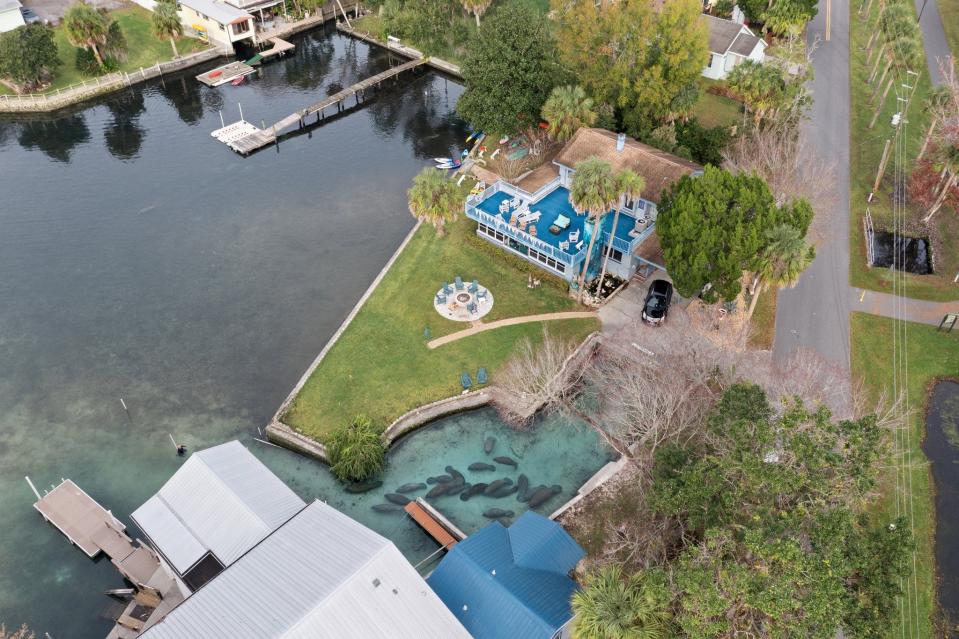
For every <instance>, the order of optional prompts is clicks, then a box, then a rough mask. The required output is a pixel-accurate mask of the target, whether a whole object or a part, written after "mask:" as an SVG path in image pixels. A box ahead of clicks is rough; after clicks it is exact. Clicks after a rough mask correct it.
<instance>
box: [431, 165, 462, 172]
mask: <svg viewBox="0 0 959 639" xmlns="http://www.w3.org/2000/svg"><path fill="white" fill-rule="evenodd" d="M461 166H463V165H462V164H437V165H436V168H437V169H440V170H441V171H448V170H449V169H458V168H460V167H461Z"/></svg>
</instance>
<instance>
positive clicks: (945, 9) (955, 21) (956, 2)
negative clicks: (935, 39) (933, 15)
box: [936, 0, 959, 56]
mask: <svg viewBox="0 0 959 639" xmlns="http://www.w3.org/2000/svg"><path fill="white" fill-rule="evenodd" d="M936 4H937V5H938V6H939V15H940V16H941V17H942V27H943V29H945V30H946V40H948V41H949V50H950V51H951V52H952V55H954V56H955V55H956V54H957V53H959V0H936Z"/></svg>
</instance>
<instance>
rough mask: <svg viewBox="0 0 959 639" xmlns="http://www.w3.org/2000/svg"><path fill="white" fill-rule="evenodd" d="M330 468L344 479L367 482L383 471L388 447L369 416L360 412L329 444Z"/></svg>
mask: <svg viewBox="0 0 959 639" xmlns="http://www.w3.org/2000/svg"><path fill="white" fill-rule="evenodd" d="M326 450H327V453H328V454H329V458H330V471H332V473H333V474H334V475H335V476H336V478H337V479H339V480H340V481H363V480H364V479H369V478H370V477H372V476H373V475H375V474H376V473H378V472H380V471H381V470H383V466H384V465H385V464H386V446H384V444H383V440H382V439H381V438H380V431H379V430H378V429H377V428H376V427H375V426H373V422H372V421H371V420H370V418H369V417H366V416H364V415H357V416H356V417H354V418H353V420H352V421H351V422H350V423H349V424H348V425H347V426H345V427H343V428H339V429H337V430H336V431H334V432H333V434H332V435H330V438H329V440H328V441H327V443H326Z"/></svg>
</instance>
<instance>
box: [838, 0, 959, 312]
mask: <svg viewBox="0 0 959 639" xmlns="http://www.w3.org/2000/svg"><path fill="white" fill-rule="evenodd" d="M955 1H957V2H959V0H955ZM907 6H910V7H911V5H907ZM857 8H858V4H856V3H852V4H850V21H849V29H850V34H849V35H850V45H849V49H850V74H849V77H850V79H849V82H850V112H851V120H850V144H849V160H850V192H849V197H850V234H849V243H850V257H849V261H850V279H851V281H852V284H853V285H855V286H860V287H862V288H867V289H871V290H875V291H884V292H887V293H888V292H892V281H891V279H890V278H889V277H888V275H889V271H888V269H885V268H872V269H870V268H868V267H867V266H866V244H865V239H864V237H863V230H862V216H863V214H864V213H865V210H866V198H867V197H868V195H869V192H870V191H871V190H872V184H873V181H874V180H875V177H876V171H877V170H878V168H879V161H880V159H881V157H882V151H883V147H884V146H885V142H886V140H887V139H889V138H891V137H892V135H893V128H892V126H891V125H890V124H889V123H890V120H891V118H892V116H893V113H895V112H896V111H897V110H898V106H897V101H896V96H895V92H894V91H890V94H889V96H888V97H887V98H886V103H885V107H884V109H883V111H882V113H881V115H880V117H879V119H878V121H877V123H876V126H875V127H874V128H873V129H869V128H868V127H869V121H870V120H871V119H872V114H873V110H874V105H873V104H872V103H871V102H870V101H869V96H870V94H871V93H872V90H873V87H874V85H873V84H866V82H865V80H866V78H867V77H868V76H869V72H870V70H871V69H869V68H867V65H866V52H865V47H866V44H867V42H868V40H869V36H870V35H871V33H872V31H873V28H874V26H873V25H874V21H871V22H863V21H862V20H860V19H859V17H858V16H857V15H856V10H857ZM875 12H876V9H875V8H874V10H873V14H874V15H875ZM919 69H920V70H921V74H920V76H919V82H918V84H917V86H916V92H915V95H914V96H913V98H912V107H911V108H910V111H909V125H908V130H907V133H908V145H907V154H906V157H907V159H908V161H909V169H908V170H911V165H912V160H913V159H914V158H915V157H916V154H917V153H918V152H919V148H920V146H921V145H922V138H923V135H924V134H925V130H926V128H927V127H928V126H929V114H928V112H927V110H926V109H925V106H924V104H923V103H924V101H925V99H926V96H927V95H928V93H929V86H930V84H929V76H928V73H927V72H926V63H925V60H924V59H923V61H922V63H921V64H920V65H919ZM892 173H893V171H892V162H891V161H890V162H889V165H888V167H887V171H886V176H885V178H884V180H883V182H882V184H881V186H880V188H879V191H878V192H877V194H876V199H875V200H874V202H873V203H872V204H870V205H869V208H870V211H871V212H872V217H873V222H874V225H875V227H876V229H887V228H891V226H892V207H891V201H890V196H891V194H892V188H893V181H892ZM907 208H908V211H907V221H906V232H907V234H908V235H917V236H928V237H930V238H931V239H932V241H933V256H934V260H935V270H936V273H935V274H933V275H909V276H907V277H908V281H907V290H908V291H909V296H910V297H915V298H919V299H928V300H940V301H942V300H954V299H959V286H957V285H956V284H954V283H953V282H952V278H953V276H954V275H955V274H956V272H957V271H959V251H956V250H955V247H956V246H957V244H959V216H957V215H956V214H955V212H953V211H950V210H942V211H940V212H939V213H938V214H937V215H936V217H935V218H933V222H932V224H931V225H930V227H929V228H926V227H924V226H923V225H922V224H921V222H920V218H921V214H920V211H918V210H917V209H916V208H914V207H912V206H911V205H910V206H908V207H907Z"/></svg>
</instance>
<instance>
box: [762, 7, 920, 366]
mask: <svg viewBox="0 0 959 639" xmlns="http://www.w3.org/2000/svg"><path fill="white" fill-rule="evenodd" d="M929 1H930V2H932V1H933V0H929ZM926 10H927V11H928V7H927V9H926ZM831 17H832V20H831V29H830V31H831V32H830V39H829V41H828V42H827V41H826V34H825V29H826V0H822V1H821V2H820V3H819V15H817V16H816V17H815V19H813V21H812V22H811V23H810V24H809V29H808V31H807V33H808V39H809V42H810V43H811V42H813V40H814V39H815V38H816V37H817V36H819V37H820V42H819V45H818V47H817V48H816V50H815V51H814V53H813V68H814V69H815V77H814V79H813V84H812V92H813V100H814V101H813V106H812V110H811V118H810V120H809V121H808V122H806V123H805V125H804V126H803V131H802V134H803V135H804V136H805V137H806V141H807V146H808V147H809V149H810V150H812V151H815V152H817V153H818V154H819V155H820V156H821V157H824V158H827V159H828V160H829V161H831V162H834V163H835V166H836V183H835V188H836V190H837V192H836V193H835V197H834V199H833V201H834V203H835V206H836V210H835V211H832V212H831V213H830V214H828V216H827V221H826V224H824V225H823V229H824V231H825V233H824V235H825V240H824V241H823V242H822V243H821V244H820V245H819V246H817V254H816V259H815V260H814V261H813V263H812V264H811V265H810V266H809V268H808V269H806V271H805V273H803V275H802V278H801V279H800V280H799V284H798V285H797V286H796V287H795V288H791V289H785V290H783V291H780V293H779V303H778V305H777V308H776V343H775V346H774V348H773V352H774V354H775V356H776V357H777V358H784V357H788V356H789V355H790V354H792V353H793V352H794V351H795V350H796V348H798V347H803V348H809V349H812V350H814V351H816V352H817V353H819V354H820V355H822V356H823V357H825V358H826V359H828V360H829V361H832V362H834V363H836V364H837V365H839V366H841V367H842V368H843V369H844V370H848V369H849V310H850V305H849V299H850V293H849V291H850V287H849V0H832V16H831Z"/></svg>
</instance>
